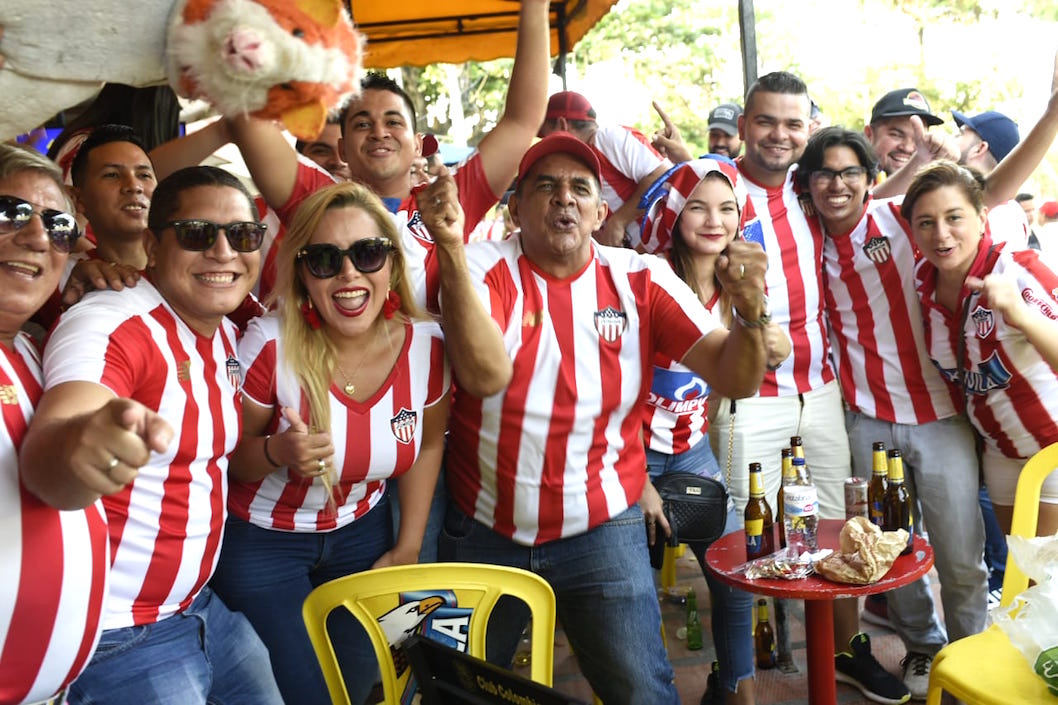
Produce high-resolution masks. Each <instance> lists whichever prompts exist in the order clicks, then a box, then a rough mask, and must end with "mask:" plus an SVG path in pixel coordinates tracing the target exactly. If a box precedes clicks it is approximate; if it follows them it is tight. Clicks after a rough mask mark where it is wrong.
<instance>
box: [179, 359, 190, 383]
mask: <svg viewBox="0 0 1058 705" xmlns="http://www.w3.org/2000/svg"><path fill="white" fill-rule="evenodd" d="M176 378H177V379H178V380H180V381H181V382H190V381H191V361H190V360H181V361H180V362H178V363H176Z"/></svg>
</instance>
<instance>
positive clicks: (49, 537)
mask: <svg viewBox="0 0 1058 705" xmlns="http://www.w3.org/2000/svg"><path fill="white" fill-rule="evenodd" d="M41 393H42V388H41V371H40V355H39V354H38V353H37V350H36V348H35V347H34V344H33V342H32V341H31V340H30V338H29V336H27V335H26V334H24V333H20V334H18V336H17V337H16V338H15V345H14V349H8V348H6V347H4V346H0V413H2V414H3V426H2V427H0V535H2V536H3V537H4V538H3V541H2V542H0V573H2V574H3V579H0V702H2V703H21V702H34V701H38V700H45V699H47V698H50V697H51V696H53V695H55V693H57V692H58V691H60V690H62V689H63V688H65V687H66V685H67V684H69V683H70V682H71V681H72V680H73V679H74V678H76V677H77V675H78V674H80V673H81V671H82V670H84V667H85V665H87V663H88V659H89V657H91V655H92V651H93V650H94V649H95V646H96V641H97V640H98V639H99V632H100V630H101V629H102V626H103V622H102V616H103V607H104V602H105V600H106V594H107V575H108V568H109V552H108V548H109V544H108V542H107V525H106V518H105V517H104V515H103V505H102V504H101V503H100V502H96V503H94V504H92V505H91V506H88V507H86V508H84V509H81V510H77V511H65V512H60V511H59V510H57V509H54V508H52V507H49V506H48V505H46V504H44V503H43V502H41V501H40V500H39V499H38V498H37V497H36V496H35V495H33V494H30V493H29V492H28V491H27V490H26V488H25V487H23V485H22V483H21V481H20V480H19V475H18V449H19V446H21V444H22V439H23V438H24V436H25V434H26V427H27V426H28V425H29V421H30V418H32V416H33V409H34V407H35V406H36V405H37V403H38V402H39V401H40V397H41Z"/></svg>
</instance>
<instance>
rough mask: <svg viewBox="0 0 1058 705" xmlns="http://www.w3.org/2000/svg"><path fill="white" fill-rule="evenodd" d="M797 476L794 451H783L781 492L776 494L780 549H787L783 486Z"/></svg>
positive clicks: (776, 521)
mask: <svg viewBox="0 0 1058 705" xmlns="http://www.w3.org/2000/svg"><path fill="white" fill-rule="evenodd" d="M796 477H797V475H796V474H795V473H794V471H793V450H792V449H790V448H783V449H782V478H781V480H780V482H779V491H778V492H776V493H775V525H776V526H777V527H779V548H786V524H785V523H784V522H783V514H782V506H783V502H784V499H783V491H782V486H783V485H785V484H787V483H788V482H789V483H792V482H793V481H794V480H795V479H796Z"/></svg>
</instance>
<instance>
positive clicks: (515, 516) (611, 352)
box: [422, 132, 767, 705]
mask: <svg viewBox="0 0 1058 705" xmlns="http://www.w3.org/2000/svg"><path fill="white" fill-rule="evenodd" d="M599 173H600V166H599V160H598V158H597V157H596V156H595V153H594V152H593V151H592V150H591V148H590V147H589V146H588V145H586V144H585V143H584V142H582V141H580V140H579V139H577V138H576V137H574V136H573V135H571V134H569V133H563V132H555V133H552V134H551V135H548V136H547V137H545V138H543V139H542V140H541V141H540V142H538V143H537V144H536V145H534V146H533V147H531V148H530V149H529V151H528V152H527V153H526V154H525V157H524V158H523V160H522V162H521V166H520V168H519V172H518V180H517V186H516V189H515V192H514V194H513V195H512V196H511V198H510V201H509V204H508V205H509V208H510V212H511V216H512V218H513V219H514V221H515V223H516V224H517V225H518V226H520V228H521V233H520V235H518V236H515V237H512V238H510V239H508V240H504V241H502V242H480V243H472V244H470V245H468V246H466V247H465V248H464V246H463V243H462V237H461V234H462V220H461V214H460V212H459V202H458V196H457V194H456V187H455V183H454V181H453V180H452V179H450V178H446V177H441V178H439V179H438V181H437V182H436V183H435V184H433V185H432V186H431V187H430V188H428V189H427V190H426V191H425V192H424V198H423V199H422V202H423V204H424V206H423V219H424V221H425V222H426V224H427V225H428V226H429V227H430V231H431V233H432V234H433V235H434V237H435V239H436V241H437V243H438V248H437V255H438V258H439V259H441V260H442V261H441V265H440V270H441V272H442V281H441V288H442V291H441V303H442V320H443V325H444V330H445V345H446V346H447V347H448V350H449V359H450V360H451V361H452V366H453V369H454V371H455V374H456V377H457V378H458V387H459V394H457V395H456V396H455V398H454V400H453V404H452V411H451V416H450V421H449V433H450V440H449V443H448V449H447V456H446V459H445V463H446V471H447V473H448V489H449V494H450V496H451V499H452V501H451V502H450V504H449V507H448V513H447V516H446V518H445V531H444V532H443V533H442V535H441V542H440V548H439V554H440V557H441V558H442V560H456V561H471V562H473V561H477V562H491V563H502V564H506V565H514V566H517V567H522V568H528V569H533V570H536V571H537V572H539V573H540V574H541V575H542V576H543V577H545V578H546V579H547V580H548V582H549V583H550V584H551V586H552V588H554V591H555V594H556V597H557V600H558V610H559V619H560V620H561V621H562V623H563V626H564V627H565V629H566V634H567V636H569V639H570V645H571V646H572V648H573V651H574V653H576V654H577V655H578V659H579V661H580V666H581V670H582V671H583V672H584V674H585V676H586V677H587V679H588V681H589V682H590V683H591V686H592V689H593V690H594V691H595V693H596V694H597V695H598V696H599V697H600V698H601V699H602V700H603V701H604V702H606V703H608V704H617V705H620V704H622V703H651V704H652V705H653V704H657V705H661V704H664V703H675V702H678V699H679V698H678V694H677V693H676V690H675V688H674V687H673V683H672V681H673V677H674V676H673V671H672V667H671V665H670V664H669V661H668V658H667V656H666V653H665V648H664V645H663V644H662V641H661V637H660V628H661V614H660V611H659V608H658V601H657V595H656V592H655V588H654V577H653V571H652V569H651V568H650V558H649V555H648V552H647V541H646V530H645V527H644V522H643V514H642V512H641V510H640V508H639V506H638V505H637V504H636V503H637V502H638V501H639V498H640V495H641V494H642V492H643V487H644V484H645V482H646V473H645V472H644V468H645V467H646V457H645V455H644V451H643V444H642V441H641V439H640V437H639V434H640V426H641V421H640V418H639V410H640V409H641V408H642V403H643V399H645V398H646V395H647V393H648V392H649V388H650V380H651V372H650V370H651V369H652V366H653V355H654V352H655V350H659V351H663V352H665V354H667V355H669V356H670V357H672V358H673V359H675V360H680V361H681V362H682V363H683V364H684V365H686V366H687V367H689V368H691V369H692V370H694V371H695V372H696V373H697V374H699V375H701V376H702V377H703V378H704V379H705V380H706V381H708V382H709V384H710V385H713V386H714V388H717V389H719V391H720V393H722V394H726V395H729V396H731V397H744V396H746V395H749V394H753V393H754V392H755V390H756V389H757V387H758V386H759V384H760V380H761V379H762V377H763V374H764V362H765V348H764V341H763V333H762V331H763V327H764V325H765V323H766V319H767V315H766V302H765V297H764V290H763V285H764V270H765V267H766V256H765V254H764V252H763V251H762V250H761V248H760V246H759V245H756V244H754V243H748V242H744V241H736V242H734V243H732V244H731V245H730V247H729V250H728V252H727V254H726V255H723V256H721V257H720V258H719V261H718V263H717V269H718V276H720V277H721V279H722V281H723V283H724V285H725V287H726V288H728V289H729V290H730V291H731V294H732V297H733V301H734V304H735V308H736V310H737V311H738V319H737V320H738V323H736V324H735V325H734V327H733V329H732V330H731V331H730V332H728V330H727V329H725V328H724V327H723V325H722V324H721V323H720V322H719V319H717V318H715V317H714V316H713V315H712V314H711V313H709V312H708V311H706V310H705V308H704V307H703V306H702V304H701V303H700V302H699V301H698V298H697V296H696V295H695V294H694V292H692V291H691V289H690V288H689V287H688V286H687V285H686V284H684V283H683V282H682V281H681V280H680V279H679V278H678V277H677V276H676V275H675V274H674V273H673V272H672V270H671V269H670V268H669V266H668V265H667V264H666V263H665V262H664V261H663V260H661V259H659V258H656V257H652V256H648V255H641V254H639V253H636V252H634V251H633V250H630V249H625V248H611V247H604V246H601V245H598V244H596V243H594V242H593V239H592V236H593V234H594V233H595V232H596V231H597V230H598V229H599V228H600V227H602V225H603V221H604V220H605V217H606V212H607V207H606V204H605V203H604V202H603V201H602V198H601V191H600V177H599ZM495 615H496V613H494V617H493V620H492V621H496V619H497V618H496V616H495ZM524 618H526V614H525V613H524V612H521V611H519V613H518V614H512V613H510V612H505V613H504V616H503V617H502V618H501V619H503V624H504V628H503V629H502V630H501V631H498V632H497V633H495V634H493V633H492V632H491V631H490V634H489V645H490V650H492V651H493V653H491V654H490V657H491V658H493V659H495V660H496V661H498V662H505V661H507V657H508V656H510V655H513V652H514V648H515V645H516V641H517V638H518V635H519V634H520V626H521V625H522V624H523V621H524ZM501 632H502V633H501ZM512 639H513V641H511V640H512ZM631 644H635V645H636V646H635V648H634V649H633V648H630V647H629V645H631Z"/></svg>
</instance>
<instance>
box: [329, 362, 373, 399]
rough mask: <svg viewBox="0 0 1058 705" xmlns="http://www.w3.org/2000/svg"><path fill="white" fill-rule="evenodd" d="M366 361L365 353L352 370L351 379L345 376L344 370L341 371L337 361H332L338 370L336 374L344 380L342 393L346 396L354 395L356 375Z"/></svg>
mask: <svg viewBox="0 0 1058 705" xmlns="http://www.w3.org/2000/svg"><path fill="white" fill-rule="evenodd" d="M366 359H367V353H364V356H363V357H361V358H360V362H358V363H357V365H356V369H355V370H353V376H352V377H349V375H347V374H345V370H343V369H342V365H341V363H339V362H338V360H335V361H334V365H335V367H337V368H338V374H340V375H341V376H342V379H344V380H345V386H344V387H342V391H344V392H345V395H346V396H349V397H351V396H353V394H355V393H356V382H355V380H356V375H357V374H358V373H359V372H360V368H361V367H363V366H364V360H366Z"/></svg>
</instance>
